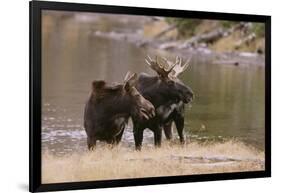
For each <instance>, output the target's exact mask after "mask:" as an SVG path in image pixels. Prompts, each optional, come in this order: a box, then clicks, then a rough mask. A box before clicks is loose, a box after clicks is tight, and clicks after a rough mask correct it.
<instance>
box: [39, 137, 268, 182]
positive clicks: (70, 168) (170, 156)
mask: <svg viewBox="0 0 281 193" xmlns="http://www.w3.org/2000/svg"><path fill="white" fill-rule="evenodd" d="M258 170H264V152H262V151H258V150H256V149H254V148H253V147H250V146H247V145H245V144H243V143H241V142H238V141H233V140H230V141H227V142H222V143H218V142H216V143H210V142H209V143H205V144H199V143H197V142H192V143H190V144H188V145H186V146H184V147H182V146H180V145H179V144H173V143H170V144H169V143H168V142H165V143H164V144H163V146H162V147H161V148H158V149H155V148H154V147H144V148H143V149H142V151H141V152H136V151H134V150H132V149H131V148H126V147H121V146H118V147H114V148H111V147H107V146H103V147H98V148H96V150H94V151H92V152H83V153H73V154H71V155H64V156H55V155H52V154H50V153H48V152H44V153H43V154H42V183H59V182H77V181H92V180H107V179H121V178H141V177H156V176H173V175H193V174H209V173H227V172H242V171H258ZM58 171H59V172H58Z"/></svg>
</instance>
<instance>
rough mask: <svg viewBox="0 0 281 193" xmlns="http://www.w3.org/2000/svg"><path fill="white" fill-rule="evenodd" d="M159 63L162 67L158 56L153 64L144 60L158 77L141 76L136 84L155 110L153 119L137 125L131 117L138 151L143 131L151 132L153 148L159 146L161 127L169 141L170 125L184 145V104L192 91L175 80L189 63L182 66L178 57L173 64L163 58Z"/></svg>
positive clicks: (152, 61)
mask: <svg viewBox="0 0 281 193" xmlns="http://www.w3.org/2000/svg"><path fill="white" fill-rule="evenodd" d="M161 59H162V61H163V62H164V63H161V62H160V61H159V59H158V57H157V56H156V57H155V60H152V59H151V58H150V57H149V56H147V58H146V59H145V61H146V63H147V64H148V65H149V67H151V68H152V69H153V70H154V71H156V72H157V74H158V75H157V76H150V75H147V74H145V73H141V74H140V76H139V78H138V80H137V85H136V88H137V89H138V91H139V92H140V93H141V94H142V96H144V97H145V98H146V99H147V100H149V101H150V102H151V103H152V104H153V105H154V107H155V109H156V116H155V117H154V118H152V119H149V120H146V121H140V120H138V119H136V118H134V117H133V124H134V128H133V132H134V139H135V146H136V149H137V150H140V149H141V145H142V140H143V131H144V129H146V128H149V129H150V130H152V131H153V132H154V144H155V146H161V138H162V128H163V127H164V132H165V135H166V137H167V138H168V139H170V138H171V124H172V122H173V121H174V122H175V124H176V127H177V131H178V134H179V137H180V141H181V142H182V143H184V136H183V129H184V104H187V103H189V102H190V101H191V100H192V99H193V91H192V90H191V89H190V88H189V87H188V86H187V85H185V84H184V83H182V82H181V81H180V80H179V79H178V78H177V76H178V75H179V74H180V73H182V72H183V71H184V70H185V69H186V68H187V67H188V64H189V60H190V59H189V60H187V62H186V63H185V64H184V65H182V59H181V58H180V57H177V58H176V62H175V63H173V64H172V63H171V62H170V61H168V60H166V59H165V58H161Z"/></svg>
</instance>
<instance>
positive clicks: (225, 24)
mask: <svg viewBox="0 0 281 193" xmlns="http://www.w3.org/2000/svg"><path fill="white" fill-rule="evenodd" d="M220 23H221V25H222V27H224V28H226V29H228V28H231V27H232V26H234V25H236V24H237V23H238V22H237V21H226V20H224V21H221V22H220Z"/></svg>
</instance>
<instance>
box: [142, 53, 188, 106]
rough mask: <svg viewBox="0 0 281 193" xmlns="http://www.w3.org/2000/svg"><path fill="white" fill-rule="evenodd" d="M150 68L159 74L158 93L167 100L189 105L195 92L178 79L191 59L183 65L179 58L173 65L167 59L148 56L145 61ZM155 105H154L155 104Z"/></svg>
mask: <svg viewBox="0 0 281 193" xmlns="http://www.w3.org/2000/svg"><path fill="white" fill-rule="evenodd" d="M145 61H146V63H147V64H148V66H149V67H150V68H151V69H153V70H154V71H155V72H156V73H157V74H158V77H157V87H155V88H154V89H157V93H158V94H159V93H160V95H162V96H164V97H165V99H166V100H174V101H182V102H184V103H189V102H190V101H191V100H192V99H193V91H192V90H191V88H189V87H188V86H187V85H185V84H184V83H182V82H181V81H180V80H179V79H178V78H177V77H178V75H180V74H181V73H182V72H183V71H184V70H186V69H187V67H188V66H189V61H190V58H189V59H188V60H187V61H186V62H185V64H182V59H181V58H180V57H179V56H177V57H176V61H175V62H174V63H173V62H171V61H168V60H167V59H165V58H163V57H161V58H159V57H158V56H155V59H154V60H153V59H151V57H149V56H147V58H146V59H145ZM153 104H154V103H153Z"/></svg>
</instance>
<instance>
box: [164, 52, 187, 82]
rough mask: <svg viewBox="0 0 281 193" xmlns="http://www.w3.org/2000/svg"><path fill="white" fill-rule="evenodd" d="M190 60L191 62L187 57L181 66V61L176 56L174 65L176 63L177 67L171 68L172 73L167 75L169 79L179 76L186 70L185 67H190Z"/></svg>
mask: <svg viewBox="0 0 281 193" xmlns="http://www.w3.org/2000/svg"><path fill="white" fill-rule="evenodd" d="M190 60H191V57H189V58H188V59H187V60H186V62H185V64H183V65H182V59H181V58H180V57H179V56H177V57H176V61H178V62H176V63H178V65H176V66H175V67H174V68H173V71H172V72H171V73H170V74H169V77H171V78H172V77H174V78H175V77H177V76H178V75H180V74H181V73H182V72H183V71H185V70H186V69H187V67H188V66H189V65H190Z"/></svg>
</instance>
